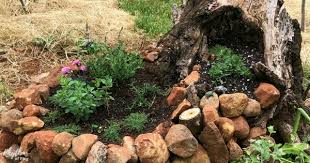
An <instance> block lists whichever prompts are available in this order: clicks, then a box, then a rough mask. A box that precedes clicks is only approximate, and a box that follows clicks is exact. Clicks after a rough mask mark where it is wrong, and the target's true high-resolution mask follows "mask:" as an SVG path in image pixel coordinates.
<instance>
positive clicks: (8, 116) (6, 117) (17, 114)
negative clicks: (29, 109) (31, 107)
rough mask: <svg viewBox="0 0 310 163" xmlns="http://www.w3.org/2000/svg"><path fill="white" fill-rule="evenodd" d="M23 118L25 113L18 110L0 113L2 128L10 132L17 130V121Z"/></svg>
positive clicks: (0, 125)
mask: <svg viewBox="0 0 310 163" xmlns="http://www.w3.org/2000/svg"><path fill="white" fill-rule="evenodd" d="M21 118H23V113H22V112H21V111H19V110H17V109H11V110H8V111H6V112H1V113H0V128H3V129H5V130H8V131H11V132H12V131H14V129H15V128H16V123H15V121H17V120H19V119H21Z"/></svg>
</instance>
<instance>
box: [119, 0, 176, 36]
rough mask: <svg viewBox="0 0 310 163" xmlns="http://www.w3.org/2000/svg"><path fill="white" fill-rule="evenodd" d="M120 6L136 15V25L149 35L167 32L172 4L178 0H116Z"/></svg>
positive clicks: (169, 26) (170, 25)
mask: <svg viewBox="0 0 310 163" xmlns="http://www.w3.org/2000/svg"><path fill="white" fill-rule="evenodd" d="M118 2H119V6H120V8H122V9H124V10H125V11H128V12H129V13H130V14H132V15H134V16H136V20H135V24H136V27H138V28H140V29H143V30H144V32H145V33H146V34H147V35H149V36H151V37H160V35H162V34H165V33H167V32H168V31H169V30H170V29H171V27H172V25H173V23H172V19H171V18H172V5H173V4H174V3H176V4H180V0H118Z"/></svg>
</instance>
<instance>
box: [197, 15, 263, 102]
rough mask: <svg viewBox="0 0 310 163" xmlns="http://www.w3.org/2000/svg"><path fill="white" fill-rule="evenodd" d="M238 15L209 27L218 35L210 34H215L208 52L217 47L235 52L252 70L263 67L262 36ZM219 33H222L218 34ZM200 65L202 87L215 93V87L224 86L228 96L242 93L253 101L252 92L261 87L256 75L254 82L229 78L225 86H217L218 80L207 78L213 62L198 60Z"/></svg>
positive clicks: (254, 27) (220, 18) (228, 17)
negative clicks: (258, 65) (261, 64)
mask: <svg viewBox="0 0 310 163" xmlns="http://www.w3.org/2000/svg"><path fill="white" fill-rule="evenodd" d="M238 14H240V13H234V14H229V15H225V14H224V15H222V16H220V17H219V18H217V19H215V22H211V23H209V24H210V25H211V26H212V27H211V28H210V29H212V28H213V29H215V30H216V32H215V34H211V32H212V30H210V31H209V32H210V33H209V35H208V36H210V37H208V48H209V49H210V48H212V47H213V46H215V45H222V46H225V47H227V48H230V49H232V50H233V51H234V52H236V53H238V54H240V55H241V57H242V59H243V62H244V63H245V64H246V66H247V67H249V68H250V69H252V67H253V65H254V64H255V63H257V62H262V63H264V61H263V58H264V57H263V54H264V46H263V36H262V32H261V30H260V29H258V28H257V27H256V26H254V25H253V24H250V23H248V22H244V21H243V19H241V17H240V15H238ZM218 20H222V21H218ZM231 21H232V22H231ZM219 22H220V23H219ZM209 24H208V25H209ZM218 29H221V30H220V31H218ZM197 63H199V64H201V65H202V74H201V79H202V81H200V84H203V83H204V84H206V85H207V88H208V90H214V87H217V86H224V87H226V88H227V92H225V93H235V92H243V93H245V94H247V95H248V96H249V97H251V98H253V92H254V90H255V88H256V87H257V86H258V84H259V83H260V80H259V79H257V78H255V75H254V72H253V71H252V72H253V78H246V77H238V76H235V75H231V76H229V77H226V78H225V79H224V80H223V81H222V83H215V82H214V81H215V80H213V79H212V78H210V77H209V75H208V70H209V69H210V68H211V66H212V61H211V62H208V63H205V62H204V63H203V62H201V61H200V59H198V60H197Z"/></svg>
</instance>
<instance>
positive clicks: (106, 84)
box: [50, 77, 112, 121]
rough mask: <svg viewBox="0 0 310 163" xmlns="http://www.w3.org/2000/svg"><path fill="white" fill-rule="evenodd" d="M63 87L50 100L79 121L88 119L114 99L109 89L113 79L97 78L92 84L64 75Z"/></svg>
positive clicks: (61, 83) (61, 84) (61, 81)
mask: <svg viewBox="0 0 310 163" xmlns="http://www.w3.org/2000/svg"><path fill="white" fill-rule="evenodd" d="M60 86H61V89H59V90H58V91H57V93H56V94H54V95H53V96H52V97H50V100H51V102H52V103H53V104H55V105H57V106H58V107H61V108H63V109H64V111H65V113H71V114H73V115H74V117H75V119H76V120H77V121H80V120H87V119H88V118H89V116H90V115H91V114H92V113H94V111H95V109H96V108H97V107H98V106H101V105H103V104H106V103H107V102H108V101H109V100H111V99H112V97H111V96H110V93H109V92H108V90H109V89H110V88H111V87H112V79H111V78H106V79H96V80H95V81H93V83H92V85H91V84H88V83H86V82H85V81H82V80H78V79H72V78H67V77H62V78H61V79H60Z"/></svg>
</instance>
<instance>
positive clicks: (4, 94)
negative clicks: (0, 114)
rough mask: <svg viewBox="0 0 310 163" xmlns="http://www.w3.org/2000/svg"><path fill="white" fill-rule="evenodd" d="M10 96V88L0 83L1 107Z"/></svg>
mask: <svg viewBox="0 0 310 163" xmlns="http://www.w3.org/2000/svg"><path fill="white" fill-rule="evenodd" d="M11 96H12V92H11V90H10V88H9V87H8V86H7V85H6V84H4V82H2V81H0V105H3V103H5V102H6V100H7V99H9V98H10V97H11Z"/></svg>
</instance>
